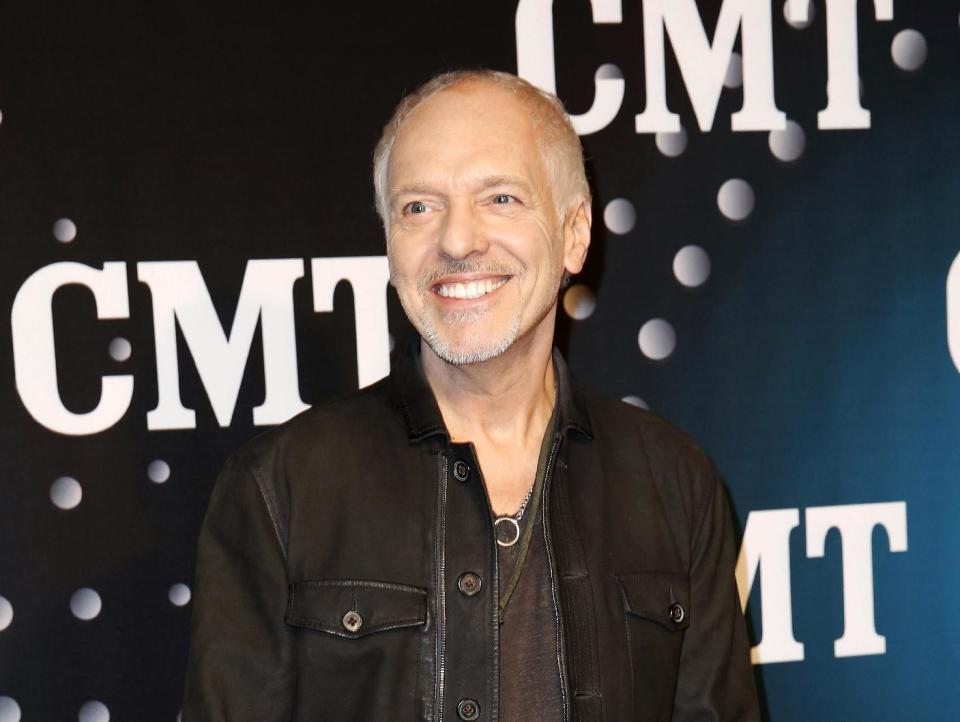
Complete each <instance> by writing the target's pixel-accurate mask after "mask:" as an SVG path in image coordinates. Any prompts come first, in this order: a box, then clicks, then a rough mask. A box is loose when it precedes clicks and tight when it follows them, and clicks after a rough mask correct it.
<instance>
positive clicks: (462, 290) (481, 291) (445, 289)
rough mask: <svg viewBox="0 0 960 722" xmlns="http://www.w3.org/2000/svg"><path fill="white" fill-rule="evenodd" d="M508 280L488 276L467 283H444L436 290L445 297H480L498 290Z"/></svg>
mask: <svg viewBox="0 0 960 722" xmlns="http://www.w3.org/2000/svg"><path fill="white" fill-rule="evenodd" d="M508 280H509V279H507V278H487V279H483V280H480V281H469V282H467V283H443V284H440V285H439V286H437V287H436V292H437V294H438V295H440V296H443V297H444V298H480V297H481V296H486V295H487V294H488V293H492V292H493V291H496V290H497V289H498V288H500V286H502V285H503V284H505V283H506V282H507V281H508Z"/></svg>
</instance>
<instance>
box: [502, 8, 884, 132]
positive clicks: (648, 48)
mask: <svg viewBox="0 0 960 722" xmlns="http://www.w3.org/2000/svg"><path fill="white" fill-rule="evenodd" d="M872 4H873V7H874V16H875V17H876V19H877V20H881V21H884V20H893V0H873V3H872ZM637 5H641V6H642V8H643V30H642V33H641V31H640V30H639V29H638V30H634V31H632V32H635V33H636V34H637V36H640V35H642V37H643V59H644V75H645V77H644V82H645V87H646V94H645V95H646V98H647V107H646V109H645V110H644V111H643V112H642V113H640V114H638V115H636V116H635V123H636V132H637V133H658V132H667V133H676V132H678V131H679V130H680V116H678V115H677V114H676V113H672V112H670V110H669V109H668V108H667V89H666V72H665V53H666V43H665V39H666V38H669V39H670V45H671V46H672V48H673V54H674V56H675V57H676V60H677V65H679V66H680V72H681V74H682V76H683V82H684V84H685V85H686V88H687V92H688V93H689V95H690V102H691V104H692V105H693V110H694V113H695V114H696V116H697V123H698V124H699V126H700V130H702V131H704V132H706V131H708V130H710V128H711V127H712V126H713V119H714V116H715V114H716V112H717V103H718V101H719V100H720V93H721V91H722V90H723V78H724V76H725V75H726V72H727V67H728V66H729V65H730V56H731V54H732V53H733V47H734V43H735V42H736V39H737V34H738V33H739V35H740V45H741V47H742V49H743V107H742V108H741V109H740V110H739V111H738V112H736V113H734V114H733V116H732V117H731V119H730V120H731V126H732V129H733V130H734V131H747V130H783V129H784V128H785V127H786V122H787V118H786V115H784V113H783V112H782V111H781V110H780V109H778V108H777V106H776V103H775V101H774V84H773V81H774V77H773V29H772V22H773V20H772V17H771V16H772V7H771V6H772V5H778V3H771V2H770V0H724V2H723V4H722V5H721V7H720V15H719V18H718V19H717V25H716V30H715V31H714V34H713V40H712V41H711V40H709V39H708V38H707V33H706V31H705V30H704V27H703V20H702V18H701V17H700V13H699V10H698V9H697V4H696V1H695V0H642V2H637ZM590 6H591V9H592V11H593V22H594V23H605V24H620V23H621V22H622V21H623V7H622V3H621V0H591V2H590ZM810 6H811V3H810V2H809V0H788V2H787V6H786V8H787V9H786V12H787V16H788V17H789V19H790V21H791V22H794V23H804V22H807V21H808V20H809V19H810V18H809V12H810ZM826 25H827V107H826V108H824V109H823V110H821V111H820V112H819V113H818V114H817V127H818V128H820V129H821V130H827V129H838V128H869V127H870V112H869V111H868V110H865V109H864V108H863V107H862V106H861V105H860V91H859V69H858V63H857V45H858V37H857V0H826ZM516 35H517V74H518V75H520V76H521V77H523V78H526V79H527V80H529V81H530V82H531V83H533V84H534V85H536V86H538V87H540V88H543V89H544V90H547V91H549V92H551V93H556V92H557V78H556V63H555V60H554V39H553V0H520V2H519V4H518V5H517V15H516ZM594 88H595V90H594V93H595V94H594V100H593V105H592V106H591V107H590V109H589V110H588V111H587V112H586V113H583V114H580V115H574V116H572V120H573V125H574V127H575V128H576V129H577V132H578V133H579V134H580V135H587V134H589V133H596V132H597V131H599V130H603V129H604V128H605V127H607V125H609V124H610V123H611V121H613V119H614V118H615V117H616V116H617V114H618V113H619V112H620V106H621V105H622V104H623V95H624V88H625V81H624V78H623V75H622V73H621V72H620V69H619V68H617V67H616V66H614V65H602V66H600V68H599V69H598V70H597V72H596V75H595V78H594Z"/></svg>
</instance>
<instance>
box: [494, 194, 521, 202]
mask: <svg viewBox="0 0 960 722" xmlns="http://www.w3.org/2000/svg"><path fill="white" fill-rule="evenodd" d="M515 200H516V198H514V197H513V196H510V195H507V194H506V193H497V195H495V196H494V197H493V202H494V203H495V204H497V205H505V204H507V203H512V202H513V201H515Z"/></svg>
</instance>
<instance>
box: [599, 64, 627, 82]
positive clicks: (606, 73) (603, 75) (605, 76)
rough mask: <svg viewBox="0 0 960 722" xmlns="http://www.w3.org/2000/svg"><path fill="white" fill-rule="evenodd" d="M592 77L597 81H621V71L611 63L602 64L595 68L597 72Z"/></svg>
mask: <svg viewBox="0 0 960 722" xmlns="http://www.w3.org/2000/svg"><path fill="white" fill-rule="evenodd" d="M594 77H596V78H597V79H598V80H622V79H623V71H622V70H620V68H619V66H617V65H614V64H613V63H604V64H603V65H601V66H600V67H599V68H597V72H596V75H595V76H594Z"/></svg>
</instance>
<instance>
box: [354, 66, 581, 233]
mask: <svg viewBox="0 0 960 722" xmlns="http://www.w3.org/2000/svg"><path fill="white" fill-rule="evenodd" d="M465 83H492V84H494V85H497V86H499V87H501V88H503V89H505V90H509V91H512V92H513V93H514V95H515V96H516V97H517V99H518V100H519V101H520V102H522V103H524V104H525V105H526V106H527V108H528V110H529V111H530V118H531V120H532V121H533V123H534V125H535V126H536V128H537V130H538V131H539V143H538V145H539V146H540V155H541V157H542V158H543V163H544V166H546V170H547V177H548V178H549V179H550V185H551V187H552V190H553V196H554V202H555V203H556V206H557V210H558V211H559V212H561V213H564V212H566V211H567V210H568V209H569V208H570V206H571V205H573V204H574V203H575V202H576V201H577V200H581V199H582V200H585V201H587V202H589V200H590V186H589V184H588V183H587V175H586V170H585V169H584V164H583V148H582V147H581V145H580V138H579V137H578V136H577V132H576V131H575V130H574V129H573V124H572V123H571V122H570V117H569V116H568V115H567V113H566V111H565V110H564V108H563V103H561V102H560V100H559V98H557V97H556V96H555V95H552V94H551V93H547V92H545V91H543V90H540V89H539V88H537V87H536V86H534V85H531V84H530V83H528V82H527V81H526V80H524V79H523V78H520V77H517V76H516V75H512V74H510V73H504V72H500V71H498V70H489V69H486V68H481V69H478V70H453V71H450V72H446V73H442V74H440V75H437V76H434V77H433V78H431V79H430V80H428V81H427V82H426V83H424V84H423V85H421V86H420V87H419V88H417V89H416V90H415V91H413V92H412V93H410V94H409V95H407V96H405V97H404V98H403V99H402V100H401V101H400V104H399V105H397V107H396V109H395V110H394V111H393V115H392V116H391V117H390V120H389V121H388V122H387V124H386V125H385V126H384V128H383V134H382V135H381V136H380V141H379V142H378V143H377V147H376V149H375V150H374V152H373V188H374V193H375V200H376V204H377V213H378V214H379V216H380V220H381V221H382V223H383V227H384V230H389V227H390V205H389V199H388V193H389V190H388V188H387V172H388V170H389V165H390V153H391V152H392V151H393V146H394V143H395V142H396V140H397V134H398V133H399V132H400V128H401V126H403V124H404V122H405V121H406V119H407V118H408V117H409V116H410V114H411V113H413V111H414V110H416V109H417V108H418V107H419V106H420V105H421V103H423V102H425V101H426V100H428V99H429V98H431V97H432V96H434V95H436V94H437V93H439V92H441V91H443V90H446V89H447V88H452V87H454V86H456V85H462V84H465Z"/></svg>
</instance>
